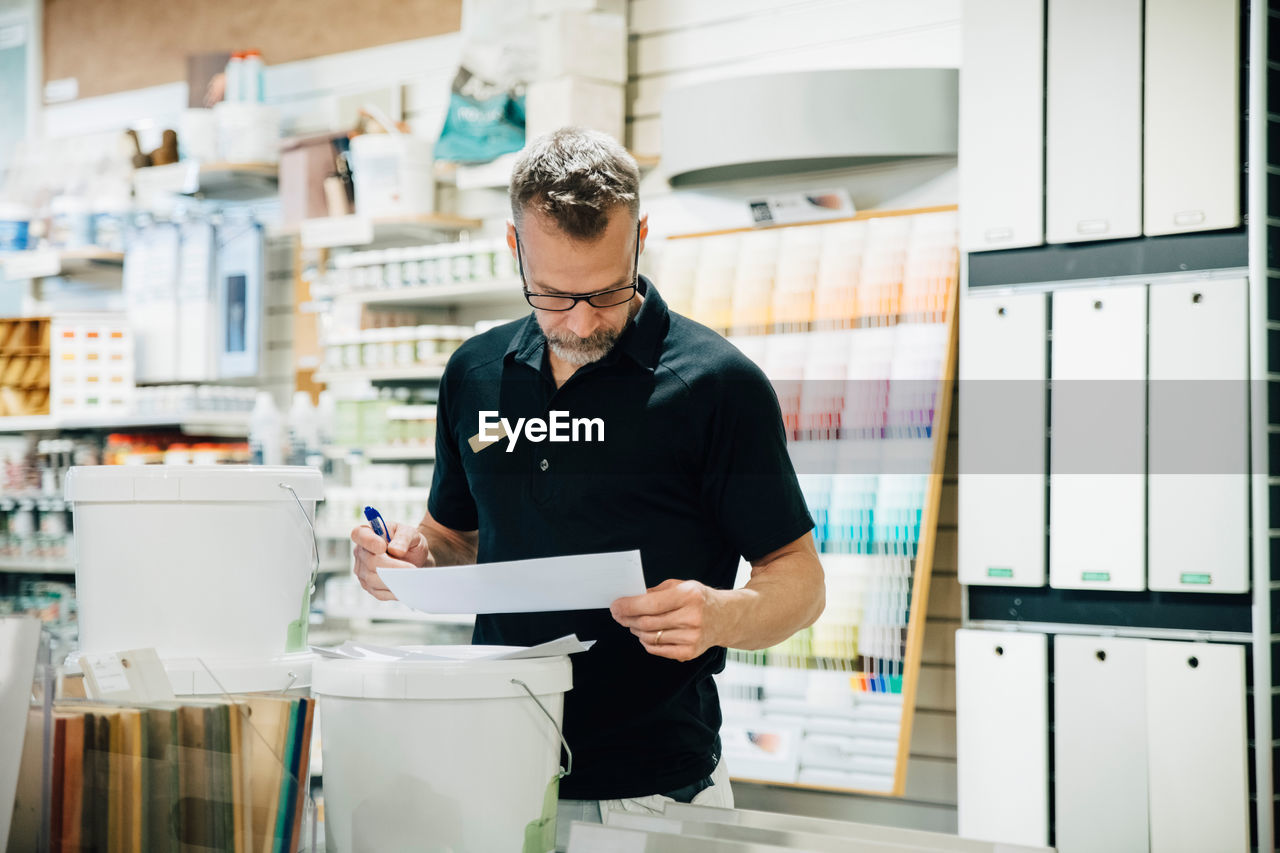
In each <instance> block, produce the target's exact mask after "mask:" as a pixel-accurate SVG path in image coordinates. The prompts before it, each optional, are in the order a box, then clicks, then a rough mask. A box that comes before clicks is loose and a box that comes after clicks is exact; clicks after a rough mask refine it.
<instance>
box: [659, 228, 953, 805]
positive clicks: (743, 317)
mask: <svg viewBox="0 0 1280 853" xmlns="http://www.w3.org/2000/svg"><path fill="white" fill-rule="evenodd" d="M955 211H956V208H955V206H941V207H929V208H919V209H912V210H891V211H876V210H872V211H866V212H863V213H860V214H858V215H857V216H854V217H849V218H844V219H839V220H827V221H824V222H815V223H805V224H800V225H787V226H773V227H770V228H754V229H753V228H744V229H728V230H717V231H707V232H700V233H697V234H688V235H678V236H676V237H673V238H670V239H669V241H668V243H667V245H666V247H664V249H663V260H662V261H660V267H661V268H660V270H659V272H658V277H657V280H658V282H659V286H660V287H661V289H662V293H663V296H664V298H666V301H667V302H668V303H669V304H670V305H671V306H672V308H673V310H676V311H678V312H680V313H685V314H687V315H689V316H691V317H692V318H693V319H695V320H699V321H700V322H703V323H705V324H707V325H709V326H711V327H712V328H715V329H717V330H718V331H721V332H722V333H725V334H728V335H730V340H732V341H733V342H734V343H735V344H736V345H738V346H739V348H740V349H742V350H743V352H744V353H745V354H746V355H748V357H751V358H753V360H756V361H757V363H759V364H760V365H761V367H762V369H763V370H764V371H765V373H766V375H769V376H770V378H771V379H772V380H774V382H775V387H776V389H777V390H778V396H779V401H780V403H781V405H782V409H783V421H784V426H785V427H786V429H787V431H788V435H789V441H790V449H791V451H792V456H793V460H795V462H796V467H797V470H798V471H799V472H800V473H801V480H802V484H804V486H805V488H806V498H807V500H808V501H809V503H810V508H811V511H812V512H813V514H814V516H815V520H816V521H817V523H818V528H817V530H815V537H816V538H817V540H818V543H819V547H820V551H821V552H822V554H823V560H824V563H825V564H826V566H827V569H828V572H827V574H828V600H827V610H826V613H825V614H824V617H823V618H821V619H820V620H819V622H818V623H817V624H816V625H815V626H814V628H812V629H806V631H803V632H801V633H800V634H798V635H796V637H793V638H792V639H790V640H788V641H787V642H785V643H783V644H780V645H779V646H776V647H774V648H772V649H769V650H766V651H764V652H736V651H731V652H730V660H729V662H728V665H727V666H726V670H725V673H724V674H723V675H722V676H720V677H719V678H718V680H719V682H720V685H721V697H722V703H723V704H724V706H725V730H724V733H723V734H722V738H723V739H724V740H725V754H726V757H727V758H729V761H730V766H731V767H733V768H736V773H737V774H738V775H735V779H737V780H739V781H744V782H755V783H759V784H767V785H780V786H785V787H795V788H801V789H807V790H822V791H834V792H840V793H859V794H872V795H880V796H899V797H900V796H904V795H905V793H906V781H907V780H906V773H907V761H908V756H909V752H910V743H911V735H912V727H913V723H914V714H915V704H916V697H917V693H918V689H919V679H920V664H921V658H922V654H923V644H924V630H925V620H926V606H927V602H928V598H929V588H930V581H931V576H932V566H933V559H934V553H935V549H936V536H937V534H936V528H937V524H938V516H939V509H940V504H941V497H942V479H943V472H944V468H945V463H946V450H947V429H946V424H948V423H949V419H950V409H951V399H952V386H953V384H954V378H955V373H956V347H957V331H958V326H957V321H956V319H957V311H956V306H957V300H958V293H959V263H958V258H959V252H958V246H957V235H956V217H955ZM824 227H825V228H826V230H825V231H821V230H819V229H821V228H824ZM691 242H696V243H698V245H697V246H691V245H690V243H691ZM918 332H924V333H925V334H923V335H920V334H917V333H918ZM921 346H924V347H925V350H924V357H923V358H922V351H921V350H920V347H921ZM824 350H825V351H824ZM822 380H827V381H822ZM920 397H924V398H927V399H926V400H925V401H924V402H923V403H921V402H920V401H919V400H918V399H915V398H920ZM895 400H896V402H895ZM904 405H906V406H907V407H908V408H910V407H911V406H915V408H914V409H913V411H914V412H915V413H916V414H917V415H919V414H920V412H921V411H922V409H921V406H923V411H926V412H927V415H925V416H924V418H923V419H921V418H919V417H917V418H916V419H915V420H911V419H907V420H895V416H894V415H893V414H892V412H893V411H894V410H895V407H896V408H897V409H898V410H899V414H901V410H902V407H903V406H904ZM833 407H834V409H835V410H836V411H835V412H834V413H833V412H832V411H831V410H832V408H833ZM912 447H916V448H918V449H916V450H911V454H912V455H911V458H912V459H913V460H918V461H916V462H915V463H914V464H915V465H917V466H918V468H912V469H911V470H912V471H913V472H915V471H916V470H919V472H920V473H919V474H913V475H912V476H909V477H905V478H904V477H899V476H896V475H895V474H893V473H889V472H890V471H891V470H893V469H892V468H891V467H886V468H883V469H881V470H880V474H879V477H878V478H877V477H876V476H875V474H874V473H872V474H871V475H868V474H867V472H866V471H865V470H863V469H862V468H860V467H858V464H856V463H855V465H854V467H853V468H852V469H851V470H849V469H846V468H845V467H842V465H841V464H840V462H839V461H838V460H849V459H852V458H856V457H858V455H859V454H861V453H864V452H865V451H867V450H870V451H871V454H872V455H871V456H870V457H869V458H870V459H872V460H874V459H877V458H879V459H881V460H882V461H883V459H886V458H888V456H884V457H880V456H877V454H880V453H883V454H893V453H899V452H901V451H902V450H903V449H904V448H907V449H910V448H912ZM920 454H924V455H923V456H921V455H920ZM824 458H826V459H832V460H837V463H836V464H835V465H834V466H831V467H827V468H823V467H822V465H821V464H820V463H816V462H815V461H814V460H821V459H824ZM815 471H816V472H822V471H827V472H831V471H836V472H837V473H835V474H830V473H827V474H821V473H819V474H814V473H812V472H815ZM806 472H810V473H807V474H806ZM836 481H842V482H836ZM868 481H870V485H869V486H868ZM905 481H910V489H909V490H908V491H909V494H906V495H904V494H902V493H901V492H902V489H903V483H904V482H905ZM833 482H835V483H836V485H831V484H832V483H833ZM842 486H843V487H847V488H842ZM813 489H818V490H821V489H825V490H826V491H825V492H824V493H822V494H817V493H815V492H814V491H811V490H813ZM868 489H869V492H868ZM832 490H834V494H836V495H837V496H840V497H842V499H843V503H842V502H841V500H833V498H832V494H833V491H832ZM851 531H852V532H851ZM886 567H888V568H886ZM895 567H896V568H895ZM877 572H878V573H880V575H877ZM886 572H887V573H888V576H887V577H885V576H884V573H886ZM904 574H905V577H904ZM908 577H909V583H907V578H908ZM904 583H907V590H909V591H905V590H899V589H898V587H900V586H901V585H902V584H904ZM845 596H852V597H853V598H852V599H850V600H849V601H845V600H842V598H843V597H845ZM854 601H856V602H857V604H854V603H853V602H854ZM868 602H870V603H868ZM886 602H889V603H887V604H886ZM894 602H899V603H902V605H903V610H904V612H902V613H901V614H897V613H894V612H893V611H894V608H895V607H896V606H897V605H896V604H894ZM842 620H844V621H842ZM853 648H856V649H857V651H856V652H852V651H851V650H852V649H853ZM841 649H848V650H850V651H849V652H847V655H848V656H847V657H843V658H841V657H839V655H838V654H836V652H837V651H838V650H841ZM873 652H874V653H873ZM798 720H799V722H797V721H798ZM767 738H773V740H772V741H766V739H767ZM748 741H749V745H748V746H746V748H745V749H743V746H744V745H745V744H747V743H748ZM766 744H768V745H766ZM735 750H736V751H735ZM824 750H825V754H824ZM815 754H816V757H815ZM828 780H839V781H838V782H836V781H830V782H829V781H828Z"/></svg>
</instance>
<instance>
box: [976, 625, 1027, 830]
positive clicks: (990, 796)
mask: <svg viewBox="0 0 1280 853" xmlns="http://www.w3.org/2000/svg"><path fill="white" fill-rule="evenodd" d="M1048 677H1049V674H1048V654H1047V640H1046V637H1045V635H1043V634H1020V633H1013V632H1003V631H968V630H960V631H956V762H957V767H956V780H957V803H958V812H959V829H960V832H959V834H960V835H962V836H964V837H966V838H977V839H982V840H986V841H996V842H1003V843H1006V844H1025V845H1032V846H1036V845H1045V844H1047V843H1048V837H1049V717H1048V712H1049V699H1048V690H1049V688H1048Z"/></svg>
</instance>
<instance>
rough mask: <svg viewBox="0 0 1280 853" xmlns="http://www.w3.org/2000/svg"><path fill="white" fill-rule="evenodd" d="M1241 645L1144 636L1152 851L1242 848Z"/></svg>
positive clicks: (1237, 852) (1234, 851)
mask: <svg viewBox="0 0 1280 853" xmlns="http://www.w3.org/2000/svg"><path fill="white" fill-rule="evenodd" d="M1244 685H1245V682H1244V647H1243V646H1236V645H1219V644H1212V645H1211V644H1209V643H1172V642H1156V641H1152V642H1149V643H1148V644H1147V756H1148V765H1149V778H1150V820H1151V850H1152V853H1204V851H1207V850H1212V851H1214V853H1244V851H1247V850H1248V849H1249V780H1248V774H1247V769H1246V768H1247V764H1246V761H1247V746H1246V742H1245V704H1244V703H1245V687H1244Z"/></svg>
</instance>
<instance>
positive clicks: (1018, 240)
mask: <svg viewBox="0 0 1280 853" xmlns="http://www.w3.org/2000/svg"><path fill="white" fill-rule="evenodd" d="M961 42H962V45H963V50H964V57H965V59H964V67H963V68H962V69H961V70H960V140H959V143H960V149H959V154H960V219H961V243H962V246H961V248H962V249H963V250H964V251H967V252H977V251H982V250H984V249H1008V248H1012V247H1015V246H1038V245H1040V244H1041V243H1043V242H1044V213H1043V209H1044V189H1043V187H1044V154H1043V151H1044V135H1043V127H1044V7H1043V4H1042V3H1041V2H1038V0H1037V1H1036V2H1028V0H965V3H964V16H963V21H962V25H961Z"/></svg>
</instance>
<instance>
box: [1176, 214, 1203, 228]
mask: <svg viewBox="0 0 1280 853" xmlns="http://www.w3.org/2000/svg"><path fill="white" fill-rule="evenodd" d="M1202 222H1204V211H1203V210H1184V211H1183V212H1182V213H1175V214H1174V215H1173V224H1174V225H1181V226H1187V225H1199V224H1201V223H1202Z"/></svg>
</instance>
